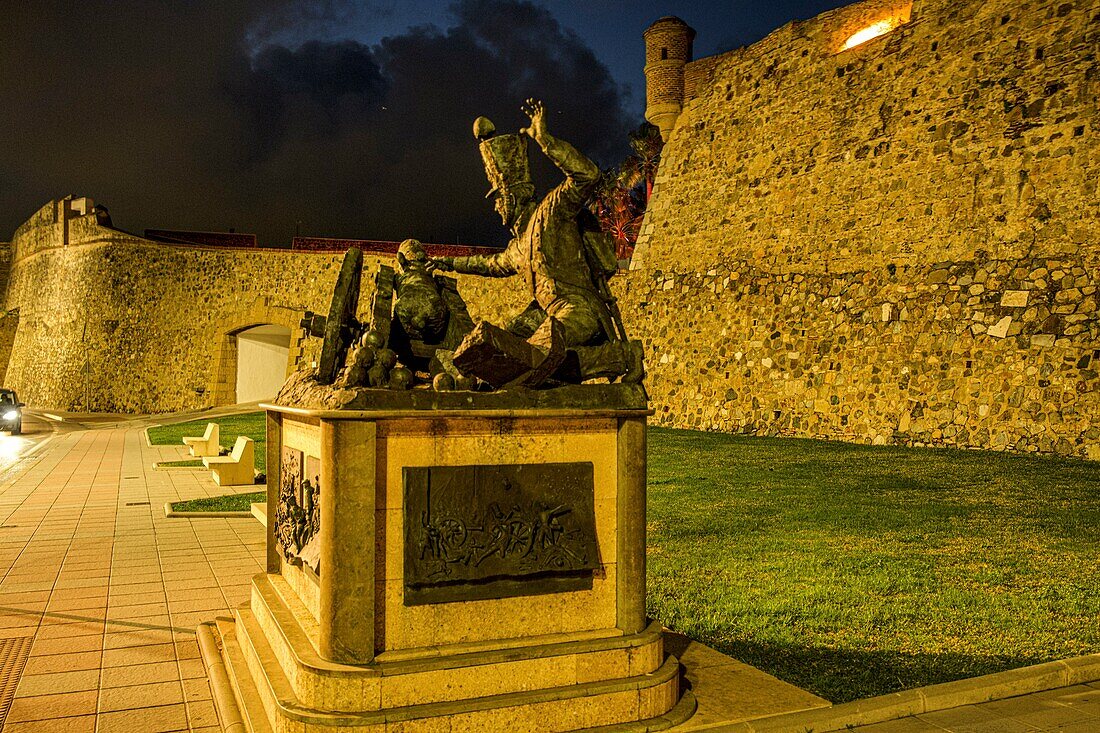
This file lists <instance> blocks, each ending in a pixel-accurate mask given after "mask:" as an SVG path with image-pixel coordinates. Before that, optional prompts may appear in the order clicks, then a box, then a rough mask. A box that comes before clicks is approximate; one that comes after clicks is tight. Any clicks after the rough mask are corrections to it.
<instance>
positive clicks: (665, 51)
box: [661, 48, 668, 61]
mask: <svg viewBox="0 0 1100 733" xmlns="http://www.w3.org/2000/svg"><path fill="white" fill-rule="evenodd" d="M667 60H668V49H667V48H662V49H661V61H667Z"/></svg>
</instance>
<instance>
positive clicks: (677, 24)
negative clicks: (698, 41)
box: [642, 15, 695, 142]
mask: <svg viewBox="0 0 1100 733" xmlns="http://www.w3.org/2000/svg"><path fill="white" fill-rule="evenodd" d="M642 37H643V38H644V39H645V90H646V108H645V118H646V119H647V120H649V122H651V123H652V124H654V125H656V126H657V127H658V128H659V129H660V130H661V137H662V138H663V139H664V140H665V141H666V142H667V141H668V136H669V135H670V134H671V133H672V128H673V127H674V126H675V125H676V118H678V117H679V116H680V110H682V109H683V107H684V67H685V66H687V64H688V62H689V61H691V44H692V42H693V41H694V40H695V30H694V29H693V28H692V27H691V26H689V25H688V24H687V23H685V22H684V21H682V20H680V19H679V18H676V17H674V16H671V15H669V16H666V17H664V18H661V19H660V20H658V21H657V22H656V23H654V24H653V25H651V26H649V28H647V29H646V32H645V33H643V34H642Z"/></svg>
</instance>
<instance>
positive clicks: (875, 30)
mask: <svg viewBox="0 0 1100 733" xmlns="http://www.w3.org/2000/svg"><path fill="white" fill-rule="evenodd" d="M899 25H901V18H887V19H886V20H880V21H879V22H877V23H875V24H873V25H869V26H867V27H866V28H864V29H863V30H861V31H859V32H858V33H855V34H853V35H852V37H851V38H849V39H848V40H847V41H845V42H844V50H845V51H847V50H848V49H849V48H855V47H856V46H858V45H860V44H861V43H867V41H870V40H871V39H872V38H878V37H879V36H885V35H886V34H887V33H889V32H890V31H892V30H894V29H895V28H897V27H898V26H899Z"/></svg>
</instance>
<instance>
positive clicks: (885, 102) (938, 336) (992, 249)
mask: <svg viewBox="0 0 1100 733" xmlns="http://www.w3.org/2000/svg"><path fill="white" fill-rule="evenodd" d="M891 16H898V17H899V18H903V19H907V22H902V24H901V25H900V26H899V27H897V28H896V29H895V30H893V31H892V32H889V33H887V34H885V35H883V36H881V37H879V38H876V39H874V40H871V41H869V42H867V43H864V44H862V45H860V46H856V47H855V48H852V49H850V50H842V49H843V45H844V42H845V40H846V39H847V38H849V37H850V36H851V35H852V34H853V33H854V32H856V31H857V30H859V29H860V28H861V27H864V26H865V25H870V24H871V23H874V22H876V21H879V20H883V19H887V18H890V17H891ZM666 25H667V26H668V32H673V33H674V32H677V28H676V26H675V25H674V24H671V23H667V22H666ZM655 35H656V36H659V35H660V34H659V33H657V34H655V33H653V32H652V30H651V32H650V33H649V34H648V35H647V39H646V40H647V44H649V45H653V43H661V42H663V41H665V40H667V39H661V38H657V39H656V40H654V36H655ZM649 50H650V52H651V53H650V56H651V57H655V56H656V54H655V53H654V49H649ZM1098 51H1100V2H1096V0H1091V1H1090V0H1076V1H1075V2H1057V1H1050V2H1023V3H1021V2H1017V1H1016V0H1011V1H1008V0H996V1H993V2H989V1H984V0H983V1H979V0H923V1H922V0H916V2H913V3H908V2H897V1H896V0H894V1H892V2H891V1H890V0H871V1H869V2H865V3H859V4H856V5H852V6H849V7H846V8H841V9H839V10H836V11H833V12H830V13H826V14H824V15H821V16H819V17H817V18H815V19H813V20H811V21H808V22H801V23H799V22H795V23H792V24H789V25H787V26H785V27H783V28H781V29H779V30H777V31H776V32H774V33H773V34H771V35H770V36H768V37H767V38H765V39H764V40H762V41H760V42H759V43H757V44H755V45H753V46H750V47H747V48H743V49H739V50H737V51H733V52H731V53H728V54H723V55H720V56H717V57H711V58H707V59H702V60H698V61H694V62H690V63H688V64H686V69H685V73H684V78H685V81H684V85H683V86H684V89H683V99H682V105H683V111H682V113H681V114H680V115H679V117H678V119H676V121H675V126H674V128H673V129H672V131H671V137H670V139H669V142H668V144H667V146H666V148H665V151H664V159H663V161H662V163H661V168H660V171H659V174H658V178H657V184H656V188H655V193H654V197H653V199H652V200H651V203H650V207H649V211H648V213H647V215H646V219H645V223H644V226H643V234H642V237H641V239H640V241H639V244H638V248H637V251H636V254H635V261H634V263H633V265H632V268H633V269H632V272H631V273H630V277H629V279H628V281H627V282H622V283H620V286H621V290H622V292H623V295H624V298H625V300H626V301H627V303H626V304H624V308H623V310H624V312H627V313H635V314H636V316H635V317H636V318H637V323H636V324H635V325H634V329H635V331H636V332H639V333H644V334H645V335H646V348H647V358H646V361H647V364H648V365H649V369H650V381H649V386H650V393H651V397H652V399H653V403H654V404H655V405H656V406H657V409H658V415H657V420H658V422H659V423H660V424H664V425H670V426H677V427H690V428H700V429H708V430H722V431H733V432H744V433H752V434H766V435H797V436H810V437H825V438H834V439H843V440H853V441H860V442H874V443H880V444H881V443H903V444H914V445H954V446H964V447H981V448H993V449H996V450H1004V449H1013V450H1021V451H1041V452H1055V453H1060V454H1073V455H1080V456H1084V455H1092V456H1094V457H1097V456H1100V395H1098V391H1097V390H1098V387H1100V379H1098V369H1100V364H1098V362H1100V340H1098V335H1100V323H1098V312H1097V292H1096V291H1097V277H1098V270H1097V264H1098V262H1100V241H1098V237H1100V235H1098V232H1100V227H1098V226H1097V223H1098V221H1100V209H1098V202H1097V182H1098V178H1100V165H1098V164H1100V146H1098V145H1097V139H1098V137H1097V131H1098V129H1100V105H1098V102H1097V100H1098V98H1100V60H1098ZM666 76H667V74H666ZM657 101H666V102H667V100H657ZM651 104H652V100H651Z"/></svg>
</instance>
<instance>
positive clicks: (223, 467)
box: [202, 435, 256, 486]
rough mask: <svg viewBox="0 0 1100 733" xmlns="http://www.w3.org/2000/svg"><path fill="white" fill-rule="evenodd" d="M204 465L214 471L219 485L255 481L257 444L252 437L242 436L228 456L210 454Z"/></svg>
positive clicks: (215, 479) (215, 481) (235, 484)
mask: <svg viewBox="0 0 1100 733" xmlns="http://www.w3.org/2000/svg"><path fill="white" fill-rule="evenodd" d="M202 465H204V466H206V467H207V468H209V469H210V470H211V471H213V472H214V483H216V484H217V485H218V486H242V485H244V484H251V483H254V482H255V471H256V445H255V441H253V440H252V438H246V437H245V436H243V435H242V436H240V437H239V438H237V442H236V443H234V444H233V450H232V451H230V453H229V455H227V456H210V457H208V458H203V459H202Z"/></svg>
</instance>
